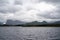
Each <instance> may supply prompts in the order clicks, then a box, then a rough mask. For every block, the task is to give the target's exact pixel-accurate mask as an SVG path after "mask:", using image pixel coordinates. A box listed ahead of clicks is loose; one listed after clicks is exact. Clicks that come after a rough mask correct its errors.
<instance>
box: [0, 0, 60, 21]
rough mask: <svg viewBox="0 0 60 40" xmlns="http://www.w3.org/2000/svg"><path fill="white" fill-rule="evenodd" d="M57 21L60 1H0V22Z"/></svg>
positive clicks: (59, 15) (59, 13)
mask: <svg viewBox="0 0 60 40" xmlns="http://www.w3.org/2000/svg"><path fill="white" fill-rule="evenodd" d="M8 19H11V20H19V21H27V22H31V21H48V22H49V21H58V20H60V0H0V21H1V22H6V21H7V20H8Z"/></svg>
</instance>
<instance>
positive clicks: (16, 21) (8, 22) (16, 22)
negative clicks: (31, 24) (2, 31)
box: [6, 20, 25, 25]
mask: <svg viewBox="0 0 60 40" xmlns="http://www.w3.org/2000/svg"><path fill="white" fill-rule="evenodd" d="M24 23H25V22H23V21H18V20H7V22H6V24H7V25H18V24H24Z"/></svg>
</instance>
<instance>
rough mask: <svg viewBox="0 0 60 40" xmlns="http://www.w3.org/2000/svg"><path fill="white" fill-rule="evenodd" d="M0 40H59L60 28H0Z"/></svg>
mask: <svg viewBox="0 0 60 40" xmlns="http://www.w3.org/2000/svg"><path fill="white" fill-rule="evenodd" d="M0 40H60V27H0Z"/></svg>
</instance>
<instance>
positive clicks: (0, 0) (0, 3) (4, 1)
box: [0, 0, 8, 6]
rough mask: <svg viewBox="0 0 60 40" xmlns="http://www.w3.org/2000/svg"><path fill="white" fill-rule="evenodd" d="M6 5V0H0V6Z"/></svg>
mask: <svg viewBox="0 0 60 40" xmlns="http://www.w3.org/2000/svg"><path fill="white" fill-rule="evenodd" d="M6 4H8V0H0V6H4V5H6Z"/></svg>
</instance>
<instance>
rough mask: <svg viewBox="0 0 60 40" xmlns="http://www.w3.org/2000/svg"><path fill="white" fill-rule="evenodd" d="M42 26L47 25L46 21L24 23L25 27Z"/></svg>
mask: <svg viewBox="0 0 60 40" xmlns="http://www.w3.org/2000/svg"><path fill="white" fill-rule="evenodd" d="M43 24H47V22H46V21H43V22H38V21H33V22H29V23H26V24H25V25H43Z"/></svg>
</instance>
